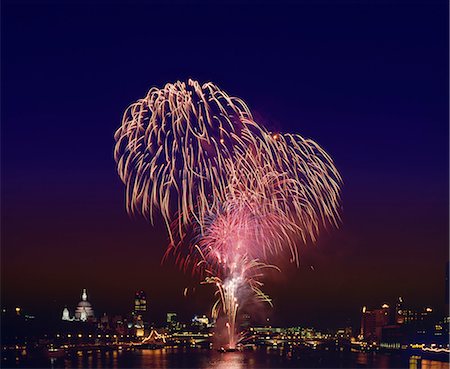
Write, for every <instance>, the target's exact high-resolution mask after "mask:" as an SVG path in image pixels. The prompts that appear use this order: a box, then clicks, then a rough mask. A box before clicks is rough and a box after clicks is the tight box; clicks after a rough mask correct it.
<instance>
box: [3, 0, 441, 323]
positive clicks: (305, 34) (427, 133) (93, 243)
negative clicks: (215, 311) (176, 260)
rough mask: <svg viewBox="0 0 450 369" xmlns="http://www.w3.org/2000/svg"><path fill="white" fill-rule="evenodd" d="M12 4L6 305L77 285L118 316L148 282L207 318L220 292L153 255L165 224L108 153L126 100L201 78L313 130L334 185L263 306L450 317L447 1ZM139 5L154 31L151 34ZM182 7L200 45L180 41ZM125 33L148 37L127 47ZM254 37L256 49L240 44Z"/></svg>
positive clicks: (284, 126)
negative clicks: (321, 228) (328, 205)
mask: <svg viewBox="0 0 450 369" xmlns="http://www.w3.org/2000/svg"><path fill="white" fill-rule="evenodd" d="M5 8H6V13H7V14H8V16H7V17H5V19H4V22H3V24H4V26H3V27H4V28H5V29H6V30H7V32H2V39H3V41H4V48H5V54H4V56H3V60H4V62H3V65H4V67H3V68H5V69H6V71H7V72H8V74H7V76H6V78H5V81H4V83H3V84H2V85H3V92H4V93H3V94H2V103H3V106H4V109H3V111H2V120H3V124H2V133H3V134H2V184H3V186H2V199H3V201H2V268H1V269H2V278H1V279H2V303H3V302H4V303H5V304H7V305H20V306H27V307H29V309H30V310H33V311H34V312H35V313H36V314H42V313H45V311H46V309H48V307H49V305H50V306H54V307H57V306H59V304H63V305H64V303H67V302H65V301H68V302H69V303H70V301H71V300H70V299H73V296H74V294H75V296H76V294H78V293H79V289H80V288H87V289H88V290H89V291H90V294H91V296H92V297H93V299H94V300H95V301H96V306H98V307H99V309H100V311H107V310H108V307H111V306H113V307H114V309H116V310H115V311H117V312H120V311H124V310H125V309H127V306H128V305H129V304H131V303H130V302H129V301H131V300H132V299H133V296H134V293H135V292H136V290H137V289H142V290H144V291H145V292H146V294H147V298H148V300H149V309H152V307H153V309H154V312H155V314H156V315H160V316H161V315H162V314H164V312H165V311H166V312H167V311H176V310H178V311H179V314H181V315H193V313H200V314H203V313H208V311H209V309H210V308H211V299H210V297H211V294H212V293H213V291H212V290H211V289H210V288H208V287H206V286H203V287H198V286H197V285H196V284H197V283H196V281H190V280H189V281H187V278H186V276H185V275H184V274H183V272H181V271H179V270H178V269H177V268H176V267H174V266H172V265H171V264H170V263H164V265H161V259H162V256H163V253H164V249H165V246H166V245H167V239H168V236H167V232H166V231H165V229H164V227H163V225H162V223H161V220H158V222H157V224H156V227H154V228H153V227H152V226H151V225H150V224H148V222H146V221H144V220H141V219H139V218H137V217H136V218H130V217H129V216H128V215H127V214H126V211H125V209H124V202H125V200H124V195H123V188H122V185H121V183H120V180H119V179H118V178H117V175H116V169H115V165H114V160H113V155H112V147H113V134H114V131H115V129H116V128H117V127H118V126H119V124H120V120H121V117H122V112H123V110H124V109H125V108H126V106H127V105H128V104H129V102H130V101H133V100H136V99H137V98H139V97H141V96H142V95H143V94H144V93H145V92H146V91H147V90H148V88H149V87H150V86H153V85H162V84H163V83H165V82H167V81H169V82H175V81H176V80H179V79H181V80H187V79H188V78H189V77H193V78H196V79H199V80H200V81H201V82H207V81H216V82H217V83H218V84H219V86H220V87H222V88H224V89H225V90H226V91H229V92H230V93H231V94H233V95H237V96H240V97H242V98H243V99H244V100H245V101H247V102H248V104H249V106H250V107H251V109H252V111H255V115H256V116H257V117H258V119H259V120H261V121H262V122H263V123H264V124H266V125H267V126H269V127H270V128H271V129H273V130H274V131H280V132H287V131H299V132H300V133H301V134H302V135H303V136H305V137H306V138H314V139H316V140H317V141H318V143H319V144H320V145H321V146H322V147H324V149H326V150H327V152H330V153H331V155H332V157H333V159H334V160H335V163H336V166H337V168H338V170H339V171H340V172H341V174H342V177H343V180H344V186H343V223H342V226H341V228H340V229H339V230H333V231H330V232H328V233H325V234H323V235H321V236H320V238H319V241H318V243H317V244H316V245H307V246H301V247H300V266H299V267H298V268H297V267H296V266H295V265H294V264H290V263H289V262H288V261H287V260H285V261H282V262H281V264H282V269H283V274H281V273H276V272H273V273H271V274H270V275H269V277H268V278H266V280H265V284H266V290H267V292H268V293H269V295H271V296H272V298H273V299H274V301H275V302H276V303H275V306H274V308H273V309H272V308H270V309H269V308H267V309H266V308H265V309H263V311H262V312H261V314H268V315H270V316H271V317H272V319H274V320H275V321H277V320H278V321H280V324H283V325H290V324H292V322H293V321H294V320H295V319H298V318H299V317H300V320H304V321H310V322H311V323H312V325H317V324H318V323H320V324H324V325H337V324H340V323H339V322H341V321H343V320H345V319H347V318H350V319H356V318H357V316H358V315H357V314H358V313H359V311H357V310H356V309H360V308H361V307H362V306H364V305H367V306H378V305H377V304H379V301H380V300H382V299H386V300H387V301H394V300H395V299H396V298H397V297H398V296H403V297H404V298H405V299H406V300H407V301H411V304H412V305H413V306H420V305H421V304H422V301H423V302H426V304H427V305H431V306H433V307H435V308H436V309H437V310H442V313H443V312H444V306H445V305H444V304H445V301H444V299H445V289H446V287H448V286H446V282H445V267H446V263H447V261H448V125H447V123H448V108H447V105H448V89H447V87H448V86H447V80H448V70H447V61H448V52H447V51H448V47H447V46H446V44H447V41H448V35H447V33H446V32H445V14H444V13H445V12H444V11H442V8H443V6H441V5H440V3H438V2H436V3H435V4H434V3H433V5H430V6H425V5H423V4H420V3H417V4H411V5H410V6H408V8H407V9H405V7H404V5H402V3H401V2H399V3H396V4H393V5H392V6H388V5H387V4H385V5H383V4H381V5H380V6H379V7H376V8H373V9H371V10H370V11H369V10H368V9H366V8H364V7H362V6H359V5H357V4H351V3H348V4H344V5H341V6H340V7H336V6H333V5H329V6H328V7H327V8H326V9H325V10H324V9H323V8H319V7H318V6H315V5H313V4H311V3H308V2H303V3H299V4H298V5H297V7H296V8H295V10H296V11H290V12H287V11H286V9H285V8H284V7H283V6H282V7H280V8H275V7H274V6H273V5H270V4H265V5H264V6H261V7H260V8H259V9H258V10H257V15H258V17H257V18H258V19H270V20H271V21H270V22H264V23H263V24H262V23H260V22H259V21H257V20H256V19H254V18H252V17H251V15H252V14H254V13H253V12H254V9H253V8H251V7H249V6H248V5H247V6H242V8H241V9H240V10H241V11H240V12H239V13H238V14H235V13H234V12H233V11H232V10H231V9H228V8H227V7H225V6H222V7H221V6H220V5H216V6H213V5H209V6H200V5H198V4H197V5H196V4H195V3H194V4H192V6H187V5H184V6H181V7H180V8H178V9H177V10H175V11H174V10H172V11H171V12H170V16H171V17H172V18H173V22H172V26H171V28H170V29H168V28H167V26H165V23H164V19H165V14H166V13H167V11H168V7H167V6H165V5H162V4H151V5H150V4H147V5H145V6H144V5H142V8H140V5H139V4H138V3H137V4H134V5H131V6H130V7H129V8H127V9H125V10H124V9H122V8H121V7H119V6H118V5H111V7H109V8H108V11H104V9H103V6H102V5H101V3H93V4H92V5H91V6H90V7H89V12H86V11H85V9H84V8H82V7H78V6H77V5H75V4H72V5H67V6H66V7H63V6H58V5H55V4H50V2H49V3H45V2H43V3H40V4H39V6H37V5H36V4H34V5H33V4H30V6H28V7H25V8H23V4H21V2H19V3H18V5H17V4H13V3H12V2H6V5H5ZM219 13H220V14H221V16H220V17H219V16H218V14H219ZM441 13H442V15H441ZM44 14H45V19H46V20H47V21H46V22H45V24H43V23H42V22H41V20H40V19H41V18H42V17H44ZM146 14H147V15H148V14H151V15H152V19H153V22H154V23H152V27H154V28H155V29H164V32H163V33H162V35H159V36H158V37H155V38H153V39H152V42H154V43H155V44H156V46H154V47H152V46H150V45H149V42H148V35H147V33H146V32H147V31H148V26H147V25H146V19H147V18H146ZM211 15H215V16H216V17H215V18H214V19H215V22H214V24H218V25H219V26H220V25H221V26H223V27H222V28H223V29H225V28H226V29H227V31H226V32H225V31H221V29H222V28H221V27H219V26H216V27H217V29H216V31H215V33H214V38H212V36H211V34H209V33H204V32H202V26H201V25H202V24H203V23H202V20H203V19H210V18H211ZM208 16H209V17H208ZM269 16H270V17H269ZM2 17H4V15H2ZM187 17H188V18H189V19H191V27H192V29H191V32H192V37H193V38H194V39H198V40H199V43H200V44H202V45H204V46H203V47H202V48H198V49H191V48H190V47H188V46H186V45H187V44H189V43H185V42H183V41H182V40H180V39H179V37H180V34H184V32H183V31H184V26H183V19H185V18H187ZM80 19H82V22H80ZM318 19H320V21H317V20H318ZM380 19H381V20H382V21H383V22H382V23H383V28H381V29H380V28H377V27H376V26H377V25H378V24H379V22H380ZM436 19H441V20H442V22H441V23H440V22H437V21H436ZM229 22H231V23H232V27H225V25H227V24H228V23H229ZM81 23H82V24H81ZM418 23H419V24H424V27H423V28H420V27H417V24H418ZM117 24H123V26H122V27H121V28H120V29H118V28H116V26H117ZM243 24H245V26H243ZM210 26H212V24H211V25H210ZM55 29H58V32H55ZM355 29H358V32H355ZM375 29H376V31H375ZM331 30H332V31H331ZM230 39H241V40H243V41H242V43H239V42H236V43H229V40H230ZM330 40H332V41H333V42H331V41H330ZM294 41H295V45H297V44H298V48H296V47H295V46H293V42H294ZM431 41H432V42H431ZM135 43H136V44H139V43H142V44H143V45H148V46H147V48H144V50H143V51H141V54H139V57H135V58H132V57H130V55H131V54H132V51H131V50H130V49H132V48H133V45H134V44H135ZM172 44H174V45H176V46H177V48H179V50H181V51H182V53H183V54H184V55H186V57H184V58H182V59H181V60H180V59H179V58H177V57H176V56H177V55H178V54H177V52H176V50H175V49H174V48H172V47H171V46H167V45H172ZM318 45H319V46H318ZM247 48H249V49H247ZM155 50H158V51H155ZM161 50H163V51H164V52H161ZM248 50H250V51H251V55H252V57H251V58H245V57H242V56H245V55H247V53H248ZM127 53H130V55H128V54H127ZM205 55H212V56H213V59H214V63H211V62H210V60H209V58H205ZM250 59H251V60H250ZM237 60H239V62H238V61H237ZM388 61H389V62H388ZM136 71H138V72H136ZM24 102H26V107H24ZM186 287H188V293H187V295H186V296H185V293H184V291H185V288H186ZM194 288H195V291H194V290H193V289H194ZM127 296H131V297H127ZM348 315H349V316H348Z"/></svg>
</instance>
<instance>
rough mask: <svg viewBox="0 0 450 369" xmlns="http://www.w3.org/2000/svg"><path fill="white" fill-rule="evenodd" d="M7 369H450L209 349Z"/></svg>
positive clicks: (37, 362) (363, 357) (386, 359)
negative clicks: (46, 368)
mask: <svg viewBox="0 0 450 369" xmlns="http://www.w3.org/2000/svg"><path fill="white" fill-rule="evenodd" d="M2 361H3V359H2ZM2 364H4V365H2V367H5V368H9V367H11V368H29V367H50V368H54V369H56V368H79V369H82V368H117V369H119V368H128V369H133V368H155V369H156V368H161V369H163V368H199V369H207V368H208V369H209V368H211V369H244V368H253V369H256V368H313V367H314V368H386V369H389V368H409V369H450V368H449V363H448V362H442V361H437V360H429V359H423V358H420V357H418V356H411V357H408V356H406V355H403V356H402V355H399V354H394V355H389V354H383V353H364V352H352V353H350V352H347V353H342V352H337V351H311V352H301V353H300V352H289V350H287V349H286V350H265V349H260V350H256V351H251V352H229V353H219V352H217V351H214V350H208V349H189V348H163V349H156V350H150V349H144V350H138V349H135V350H95V349H94V350H89V351H74V352H72V353H71V354H69V355H68V356H66V357H61V358H51V359H50V358H48V357H43V356H41V357H32V356H28V357H23V356H22V357H21V358H19V360H17V359H16V358H15V357H11V361H6V362H5V361H3V362H2Z"/></svg>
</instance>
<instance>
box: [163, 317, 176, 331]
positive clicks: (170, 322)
mask: <svg viewBox="0 0 450 369" xmlns="http://www.w3.org/2000/svg"><path fill="white" fill-rule="evenodd" d="M166 323H167V328H168V329H169V330H177V329H178V319H177V313H167V319H166Z"/></svg>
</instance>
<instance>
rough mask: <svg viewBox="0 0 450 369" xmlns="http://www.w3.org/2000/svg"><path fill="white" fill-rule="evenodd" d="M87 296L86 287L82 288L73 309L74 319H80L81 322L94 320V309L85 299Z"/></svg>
mask: <svg viewBox="0 0 450 369" xmlns="http://www.w3.org/2000/svg"><path fill="white" fill-rule="evenodd" d="M87 297H88V296H87V291H86V289H83V292H82V294H81V301H80V302H79V303H78V306H77V308H76V309H75V320H80V321H82V322H87V321H95V315H94V310H93V309H92V305H91V304H90V302H89V301H88V300H87Z"/></svg>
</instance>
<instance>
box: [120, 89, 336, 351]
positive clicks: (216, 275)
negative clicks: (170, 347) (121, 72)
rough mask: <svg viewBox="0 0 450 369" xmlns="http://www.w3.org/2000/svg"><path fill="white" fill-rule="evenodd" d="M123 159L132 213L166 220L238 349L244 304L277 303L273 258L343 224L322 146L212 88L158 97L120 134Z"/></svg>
mask: <svg viewBox="0 0 450 369" xmlns="http://www.w3.org/2000/svg"><path fill="white" fill-rule="evenodd" d="M115 139H116V147H115V160H116V162H117V168H118V172H119V175H120V178H121V179H122V181H123V182H124V184H125V186H126V203H127V209H128V211H129V212H130V213H134V212H139V213H141V214H142V215H144V216H145V217H148V218H149V219H150V221H151V222H153V219H154V216H155V215H156V214H158V213H160V214H161V215H162V217H163V219H164V221H165V223H166V226H167V230H168V233H169V236H170V244H169V248H168V252H167V253H168V254H169V253H170V254H171V253H173V254H175V255H177V261H178V263H179V264H180V265H181V266H182V267H183V268H185V269H187V268H189V267H191V268H192V270H193V271H194V272H198V273H199V274H200V275H202V276H203V277H204V278H205V283H213V284H214V285H216V286H217V295H218V297H219V299H218V302H217V303H216V304H215V305H214V308H213V313H214V315H217V314H218V313H219V311H223V313H224V314H225V315H226V316H227V319H228V328H229V331H230V345H234V344H235V340H234V338H232V337H234V331H235V327H234V324H235V320H236V314H237V312H238V308H239V306H241V301H243V300H245V298H246V297H245V296H244V295H249V294H250V293H251V294H253V295H254V296H257V298H259V299H261V300H264V301H270V299H269V298H268V297H267V296H266V295H265V294H264V293H263V292H262V291H261V289H260V288H261V286H262V283H261V281H260V277H261V275H262V273H263V270H264V269H265V268H268V267H271V265H270V264H269V262H270V259H271V256H273V255H275V254H277V253H279V252H281V251H283V250H289V252H290V254H291V259H292V260H293V261H298V254H297V246H296V245H297V243H298V242H297V241H298V240H301V241H302V242H303V243H306V242H307V241H308V240H311V241H315V240H316V238H317V236H318V234H319V232H320V230H321V229H322V228H324V227H326V226H327V225H333V226H337V225H338V223H339V211H338V210H339V206H340V200H339V192H340V188H339V186H340V183H341V179H340V176H339V174H338V172H337V170H336V168H335V166H334V164H333V162H332V160H331V158H330V157H329V156H328V155H327V154H326V153H325V151H324V150H322V149H321V148H320V147H319V145H317V144H316V143H315V142H314V141H312V140H308V139H304V138H302V137H301V136H299V135H293V134H280V133H276V134H274V133H271V132H269V131H268V130H266V129H265V128H264V127H263V126H261V125H259V124H258V123H257V122H255V121H254V119H253V117H252V114H251V112H250V110H249V109H248V107H247V106H246V104H245V103H244V102H243V101H242V100H240V99H238V98H236V97H230V96H229V95H227V94H226V93H225V92H223V91H221V90H220V89H219V88H218V87H217V86H215V85H214V84H212V83H206V84H204V85H200V84H199V83H198V82H196V81H192V80H189V81H188V82H187V83H183V82H176V83H174V84H166V85H165V86H164V88H163V89H157V88H152V89H150V91H149V92H148V94H147V96H146V97H145V98H143V99H141V100H138V101H137V102H136V103H134V104H132V105H130V107H129V108H128V109H127V110H126V112H125V114H124V116H123V120H122V125H121V127H120V128H119V129H118V130H117V132H116V135H115Z"/></svg>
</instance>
